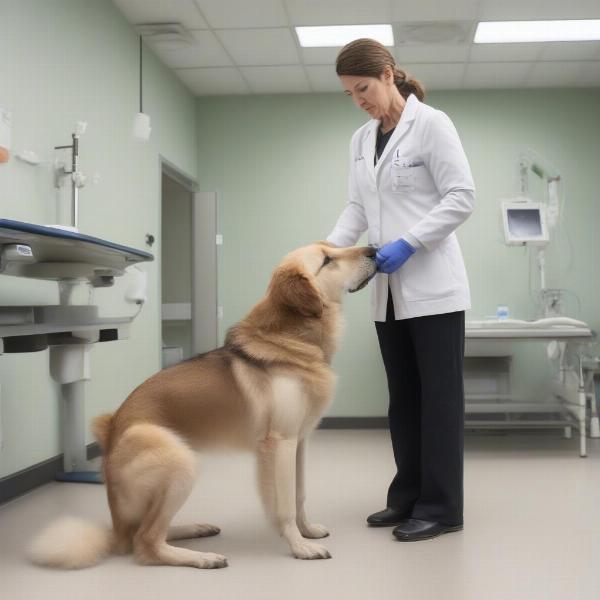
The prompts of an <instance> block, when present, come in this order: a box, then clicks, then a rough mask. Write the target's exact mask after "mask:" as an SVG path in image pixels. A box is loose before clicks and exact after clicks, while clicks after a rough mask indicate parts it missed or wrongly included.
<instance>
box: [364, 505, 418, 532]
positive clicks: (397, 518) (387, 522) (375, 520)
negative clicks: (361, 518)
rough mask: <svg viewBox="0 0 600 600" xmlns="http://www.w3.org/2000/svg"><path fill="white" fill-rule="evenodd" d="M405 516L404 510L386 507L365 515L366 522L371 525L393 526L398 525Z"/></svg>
mask: <svg viewBox="0 0 600 600" xmlns="http://www.w3.org/2000/svg"><path fill="white" fill-rule="evenodd" d="M409 514H410V513H409ZM406 517H407V514H406V511H401V510H398V509H396V508H389V507H388V508H386V509H385V510H381V511H379V512H376V513H373V514H372V515H369V516H368V517H367V523H368V524H369V525H370V526H371V527H393V526H394V525H400V523H401V522H402V521H403V520H405V519H406Z"/></svg>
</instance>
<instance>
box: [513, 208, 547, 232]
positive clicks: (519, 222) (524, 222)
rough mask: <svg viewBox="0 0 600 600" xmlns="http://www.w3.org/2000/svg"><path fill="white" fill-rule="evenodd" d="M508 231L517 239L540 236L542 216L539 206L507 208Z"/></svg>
mask: <svg viewBox="0 0 600 600" xmlns="http://www.w3.org/2000/svg"><path fill="white" fill-rule="evenodd" d="M506 216H507V221H508V231H509V232H510V234H511V236H514V237H515V238H519V239H526V238H531V239H535V238H539V237H542V235H543V231H542V218H541V215H540V209H539V208H508V209H507V210H506Z"/></svg>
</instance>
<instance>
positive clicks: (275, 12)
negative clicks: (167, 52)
mask: <svg viewBox="0 0 600 600" xmlns="http://www.w3.org/2000/svg"><path fill="white" fill-rule="evenodd" d="M195 2H196V5H197V6H198V8H199V9H200V10H201V11H202V14H203V15H204V17H205V19H206V21H208V23H209V25H210V26H211V27H212V28H213V29H237V28H247V27H282V26H287V25H288V20H287V16H286V14H285V11H284V9H283V5H282V3H281V0H226V1H224V0H195Z"/></svg>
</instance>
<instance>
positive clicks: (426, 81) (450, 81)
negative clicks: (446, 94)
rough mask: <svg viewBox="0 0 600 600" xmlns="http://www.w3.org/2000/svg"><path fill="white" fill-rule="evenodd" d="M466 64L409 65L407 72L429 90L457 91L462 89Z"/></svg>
mask: <svg viewBox="0 0 600 600" xmlns="http://www.w3.org/2000/svg"><path fill="white" fill-rule="evenodd" d="M465 68H466V65H465V64H464V63H440V64H408V65H407V66H406V70H407V71H408V72H409V73H410V74H411V75H412V76H413V77H414V78H415V79H418V80H419V81H420V82H421V83H422V84H423V85H424V86H425V91H428V90H457V89H459V88H461V87H462V81H463V76H464V72H465Z"/></svg>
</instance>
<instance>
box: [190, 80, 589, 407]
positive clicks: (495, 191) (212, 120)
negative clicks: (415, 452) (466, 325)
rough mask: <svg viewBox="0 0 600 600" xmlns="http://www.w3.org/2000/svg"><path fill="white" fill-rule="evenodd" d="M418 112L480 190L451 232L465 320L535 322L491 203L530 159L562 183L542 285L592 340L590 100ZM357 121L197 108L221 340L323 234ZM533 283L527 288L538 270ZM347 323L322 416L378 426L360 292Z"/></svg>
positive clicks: (295, 104) (278, 105)
mask: <svg viewBox="0 0 600 600" xmlns="http://www.w3.org/2000/svg"><path fill="white" fill-rule="evenodd" d="M417 75H418V73H417ZM427 101H428V102H429V103H430V104H431V105H433V106H436V107H438V108H440V109H442V110H444V111H446V112H447V113H448V114H449V115H450V116H451V118H452V119H453V120H454V122H455V124H456V127H457V129H458V131H459V134H460V136H461V139H462V141H463V145H464V147H465V150H466V153H467V155H468V157H469V160H470V163H471V167H472V170H473V174H474V177H475V182H476V186H477V208H476V211H475V213H474V214H473V215H472V217H471V218H470V219H469V220H468V221H467V223H466V224H465V225H463V226H462V227H461V228H460V229H459V231H458V236H459V239H460V242H461V245H462V248H463V251H464V255H465V261H466V264H467V268H468V272H469V276H470V281H471V287H472V296H473V310H472V311H470V313H469V315H468V316H469V317H471V318H477V317H483V316H487V315H491V314H494V313H495V310H496V305H497V304H508V305H509V307H510V310H511V315H512V316H515V317H520V318H534V317H535V316H536V315H535V311H534V303H533V300H532V299H531V297H530V293H529V277H530V276H529V273H530V271H529V257H528V254H527V252H526V251H525V250H524V249H522V248H518V247H511V248H509V247H507V246H505V245H504V243H503V241H502V233H501V229H500V227H501V225H500V220H499V214H500V213H499V200H500V199H503V198H510V197H512V196H514V195H515V193H516V191H517V189H518V178H517V166H516V165H517V157H518V155H519V153H520V152H521V151H522V150H524V149H526V148H530V147H531V148H533V149H535V150H536V151H537V152H539V153H540V154H541V155H542V156H545V157H546V158H547V159H548V160H549V161H550V162H552V163H553V164H554V165H556V166H557V167H558V169H559V171H560V173H561V175H562V176H563V178H564V182H565V184H566V203H565V210H564V222H565V227H564V229H563V231H562V233H561V234H560V235H558V236H556V237H555V241H554V242H553V247H552V248H551V249H550V250H549V251H548V263H549V265H548V282H547V285H548V286H555V287H563V288H567V289H569V290H571V291H572V292H573V293H574V294H576V296H577V297H578V298H579V302H580V304H581V309H580V311H579V306H578V302H577V301H576V299H575V296H574V295H573V294H571V295H569V296H568V303H567V309H568V312H569V314H571V315H572V316H574V317H579V318H582V319H584V320H586V321H588V322H589V323H590V325H591V326H592V327H593V328H595V329H598V328H600V310H599V309H598V298H599V291H600V290H599V287H600V278H599V277H598V267H597V262H598V259H600V242H599V241H598V235H597V231H598V222H599V218H600V203H599V202H598V193H597V182H596V169H597V165H598V157H599V156H600V111H598V106H600V90H598V89H594V90H559V91H554V90H539V91H509V90H507V91H471V92H445V93H439V92H438V93H432V94H431V95H430V96H429V97H428V99H427ZM365 120H366V119H365V115H364V114H363V113H362V112H361V111H359V110H358V109H356V108H355V107H354V106H353V105H352V104H351V102H350V101H348V99H347V98H345V97H344V96H343V95H342V94H341V93H340V94H328V95H310V96H308V95H290V96H252V97H222V98H210V99H208V98H207V99H199V101H198V127H199V136H198V138H199V167H198V174H199V175H198V181H199V185H200V187H201V189H202V190H207V191H208V190H215V191H217V192H218V194H219V219H220V229H221V232H222V233H223V235H224V245H223V247H222V250H221V253H220V263H219V279H220V283H219V294H220V303H221V304H222V305H223V307H224V319H223V321H222V323H221V325H222V329H221V336H222V335H223V334H224V331H225V329H226V328H227V327H229V326H230V325H231V324H233V323H234V322H235V321H236V320H238V319H239V318H240V317H242V316H243V314H245V313H246V312H247V311H248V310H249V308H250V307H251V306H252V305H253V304H254V302H256V301H257V300H258V299H259V297H261V296H262V294H263V293H264V290H265V288H266V285H267V283H268V280H269V276H270V273H271V271H272V269H273V268H274V266H275V265H276V264H277V262H278V261H279V260H280V259H281V257H282V256H283V255H284V254H285V253H286V252H288V251H289V250H291V249H293V248H295V247H297V246H301V245H304V244H306V243H309V242H311V241H312V240H317V239H322V238H324V237H325V236H326V235H327V234H328V233H329V232H330V230H331V228H332V227H333V225H334V223H335V220H336V218H337V216H338V214H339V212H340V211H341V210H342V208H343V205H344V202H345V193H346V178H347V167H348V165H347V160H348V143H349V140H350V136H351V135H352V132H353V131H354V130H355V129H356V128H357V127H358V126H360V125H361V124H362V123H363V122H364V121H365ZM567 234H568V236H567ZM557 241H558V242H559V243H558V244H557V243H556V242H557ZM531 273H532V279H533V281H534V283H533V284H532V285H535V280H536V277H537V272H536V268H535V265H533V266H532V271H531ZM345 313H346V316H347V330H346V333H345V337H344V341H343V343H342V347H341V351H340V353H339V354H338V355H337V357H336V359H335V363H334V366H335V368H336V370H337V372H338V373H339V377H340V379H339V384H338V392H337V395H336V399H335V402H334V404H333V406H332V408H331V410H330V414H331V415H338V416H358V415H361V416H372V415H382V414H385V412H386V408H387V407H386V403H387V392H386V385H385V376H384V372H383V368H382V365H381V359H380V356H379V350H378V345H377V340H376V336H375V332H374V327H373V324H372V322H371V320H370V316H369V315H370V312H369V292H368V291H365V292H362V293H359V294H356V295H353V296H349V297H348V298H347V301H346V307H345ZM543 349H544V348H543V346H540V345H537V346H535V345H533V346H531V347H527V345H526V346H524V347H519V348H515V350H514V351H515V360H514V380H513V384H514V388H515V389H516V390H517V391H519V390H521V389H522V390H523V392H524V393H533V394H534V395H537V396H538V397H539V396H540V394H542V393H543V392H544V389H545V387H546V384H547V381H548V379H547V377H546V375H547V367H546V365H545V362H544V360H543Z"/></svg>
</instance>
